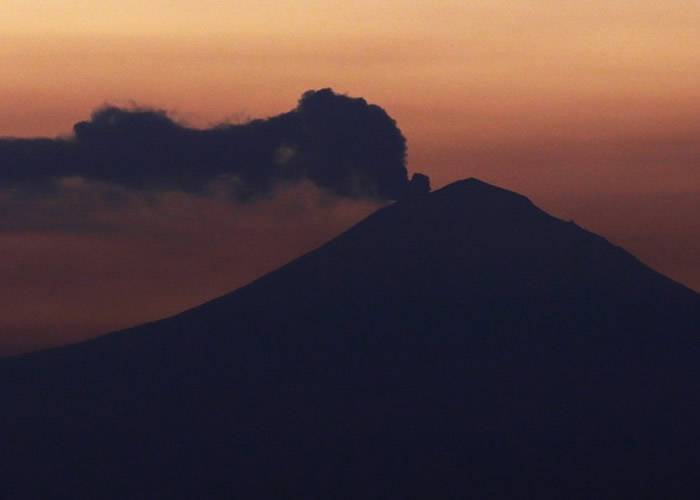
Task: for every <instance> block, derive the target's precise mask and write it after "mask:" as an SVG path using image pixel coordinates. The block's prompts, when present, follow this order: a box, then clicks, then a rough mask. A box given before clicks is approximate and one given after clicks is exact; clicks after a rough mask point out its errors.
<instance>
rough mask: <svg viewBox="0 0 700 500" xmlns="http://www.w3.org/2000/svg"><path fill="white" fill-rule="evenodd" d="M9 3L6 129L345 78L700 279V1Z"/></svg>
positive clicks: (272, 109)
mask: <svg viewBox="0 0 700 500" xmlns="http://www.w3.org/2000/svg"><path fill="white" fill-rule="evenodd" d="M0 14H1V15H0V136H2V135H12V136H36V135H50V136H54V135H57V134H61V133H67V132H69V131H70V130H71V126H72V124H73V123H74V122H76V121H79V120H82V119H85V118H86V117H87V116H89V113H90V111H91V110H92V109H94V108H95V107H96V106H98V105H100V104H103V103H105V102H110V103H115V104H129V103H138V104H144V105H152V106H156V107H160V108H164V109H167V110H170V111H172V112H173V114H174V116H175V117H177V118H179V119H181V120H184V121H187V122H189V123H192V124H195V125H208V124H211V123H213V122H217V121H220V120H223V119H230V120H243V119H245V118H247V117H259V116H267V115H272V114H277V113H280V112H283V111H287V110H289V109H291V108H293V107H294V105H295V103H296V100H297V99H298V97H299V96H300V94H301V93H302V92H303V91H304V90H307V89H311V88H320V87H327V86H330V87H333V88H334V89H335V90H337V91H340V92H347V93H349V94H351V95H354V96H363V97H365V98H367V99H368V100H369V101H370V102H374V103H377V104H379V105H381V106H382V107H384V108H385V109H386V110H387V111H388V112H389V113H390V114H391V115H392V117H394V118H395V119H396V120H397V122H398V124H399V126H400V127H401V129H402V130H403V132H404V134H405V135H406V137H407V139H408V145H409V169H411V170H414V171H416V170H417V171H424V172H426V173H428V174H429V175H430V176H431V177H432V179H433V185H434V186H441V185H444V184H445V183H447V182H450V181H452V180H456V179H458V178H462V177H466V176H477V177H480V178H483V179H485V180H487V181H491V182H495V183H498V184H500V185H503V186H505V187H509V188H512V189H516V190H518V191H522V192H523V193H525V194H527V195H529V196H531V197H532V198H533V199H534V200H535V201H536V202H538V203H539V204H540V205H541V206H543V207H544V208H546V209H550V210H552V211H553V212H554V213H555V214H557V215H561V216H565V217H568V218H575V219H576V221H577V222H579V223H580V224H582V225H584V226H587V227H589V228H591V229H593V230H596V231H599V232H601V233H603V234H604V235H605V236H607V237H609V238H610V239H611V240H613V241H615V242H616V243H620V244H623V245H624V246H626V247H627V248H629V249H630V250H632V251H633V252H634V253H635V254H637V255H639V256H640V257H641V258H642V259H643V260H644V261H645V262H648V263H650V264H652V265H654V266H655V267H657V268H659V269H660V270H662V271H663V272H665V273H668V274H670V275H671V276H672V277H674V278H676V279H679V280H681V281H683V282H684V283H686V284H690V285H691V286H693V287H694V288H695V289H700V236H698V235H700V227H698V222H696V221H697V220H698V219H699V217H698V216H697V214H698V213H699V212H700V202H698V201H697V200H700V49H699V47H700V2H698V1H697V0H665V1H663V2H661V1H658V0H612V1H611V0H580V1H575V2H573V1H571V2H565V1H562V0H521V1H513V0H471V1H465V0H442V1H439V0H438V1H436V0H413V1H407V0H387V1H382V2H376V1H369V0H354V1H352V2H347V1H345V2H338V1H335V0H294V1H291V0H274V1H267V0H255V1H253V0H238V1H236V2H231V1H224V0H222V1H218V0H197V1H194V0H149V1H143V0H101V1H99V2H96V1H94V0H3V2H2V9H1V13H0ZM324 234H325V233H324ZM309 241H315V239H314V238H310V240H309ZM305 245H308V242H307V243H305ZM302 247H304V245H301V246H300V247H299V248H302ZM295 248H296V247H295Z"/></svg>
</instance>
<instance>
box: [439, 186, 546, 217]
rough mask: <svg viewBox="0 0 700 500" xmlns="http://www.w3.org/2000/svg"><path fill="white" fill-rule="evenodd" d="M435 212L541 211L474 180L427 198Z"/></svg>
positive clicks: (509, 193) (520, 198)
mask: <svg viewBox="0 0 700 500" xmlns="http://www.w3.org/2000/svg"><path fill="white" fill-rule="evenodd" d="M428 200H429V203H430V206H431V207H432V208H434V209H436V210H441V211H451V212H455V211H456V212H459V213H464V212H465V211H470V212H472V213H476V214H482V215H486V214H488V213H493V212H508V211H517V212H523V211H528V212H529V211H537V212H540V213H541V211H540V210H539V209H538V208H537V207H535V205H533V203H532V202H531V201H530V200H529V199H528V198H526V197H525V196H523V195H521V194H518V193H516V192H513V191H509V190H507V189H503V188H500V187H497V186H494V185H492V184H489V183H487V182H484V181H481V180H479V179H476V178H474V177H470V178H468V179H464V180H461V181H457V182H453V183H452V184H448V185H447V186H445V187H443V188H441V189H438V190H436V191H434V192H433V193H431V194H430V196H428Z"/></svg>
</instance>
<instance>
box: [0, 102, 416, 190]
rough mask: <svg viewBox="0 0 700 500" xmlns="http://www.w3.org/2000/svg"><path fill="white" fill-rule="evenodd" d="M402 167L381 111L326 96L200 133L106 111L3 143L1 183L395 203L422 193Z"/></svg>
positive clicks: (398, 139)
mask: <svg viewBox="0 0 700 500" xmlns="http://www.w3.org/2000/svg"><path fill="white" fill-rule="evenodd" d="M405 161H406V141H405V139H404V137H403V135H402V134H401V131H400V130H399V128H398V127H397V126H396V122H395V121H394V120H393V119H392V118H391V117H390V116H389V115H388V114H387V113H386V112H385V111H384V110H383V109H382V108H380V107H379V106H376V105H372V104H368V103H367V102H366V101H365V100H364V99H361V98H351V97H347V96H344V95H339V94H336V93H334V92H333V91H332V90H330V89H322V90H318V91H308V92H306V93H305V94H304V95H303V96H302V98H301V99H300V101H299V103H298V106H297V107H296V108H295V109H294V110H292V111H289V112H287V113H283V114H280V115H277V116H274V117H271V118H268V119H264V120H254V121H251V122H249V123H245V124H241V125H221V126H217V127H213V128H209V129H204V130H202V129H194V128H189V127H186V126H183V125H181V124H178V123H176V122H174V121H173V120H172V119H170V118H169V117H168V116H167V114H166V113H165V112H163V111H157V110H152V109H121V108H117V107H105V108H102V109H99V110H97V111H96V112H95V113H93V115H92V117H91V119H90V120H88V121H84V122H80V123H77V124H76V125H75V127H74V134H73V136H72V137H70V138H67V139H27V140H22V139H5V140H2V141H0V183H1V184H2V185H4V187H14V188H19V189H22V190H33V191H36V190H39V189H51V188H52V186H54V185H55V183H56V181H58V180H60V179H65V178H73V177H77V178H83V179H86V180H89V181H97V182H104V183H109V184H114V185H117V186H122V187H126V188H128V189H135V190H145V191H147V190H175V191H183V192H189V193H206V192H207V190H209V189H210V188H211V186H212V185H213V184H214V183H217V184H223V185H225V186H226V187H227V189H229V190H230V192H231V193H232V194H233V195H234V197H235V198H236V199H239V200H247V199H255V198H257V197H260V196H265V195H266V194H268V193H270V192H271V191H272V189H273V188H274V187H275V186H276V185H277V184H279V183H284V182H295V181H300V180H308V181H311V182H312V183H314V184H316V185H317V186H319V187H321V188H324V189H327V190H329V191H331V192H333V193H335V194H337V195H340V196H347V197H370V198H379V199H397V198H399V197H401V196H403V195H404V194H406V193H414V192H415V191H416V190H425V185H426V180H427V178H425V179H424V178H422V177H421V178H420V179H419V181H420V182H418V183H415V184H413V185H412V186H411V187H409V184H410V183H409V181H408V178H407V171H406V165H405Z"/></svg>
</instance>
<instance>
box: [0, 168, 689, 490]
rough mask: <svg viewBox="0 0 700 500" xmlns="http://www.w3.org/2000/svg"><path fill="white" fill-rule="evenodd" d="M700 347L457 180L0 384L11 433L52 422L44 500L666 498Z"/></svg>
mask: <svg viewBox="0 0 700 500" xmlns="http://www.w3.org/2000/svg"><path fill="white" fill-rule="evenodd" d="M699 332H700V296H699V295H698V294H696V293H695V292H693V291H691V290H689V289H687V288H685V287H683V286H681V285H678V284H677V283H674V282H673V281H671V280H669V279H667V278H665V277H663V276H661V275H660V274H658V273H656V272H654V271H653V270H651V269H649V268H647V267H646V266H644V265H643V264H641V263H640V262H639V261H638V260H637V259H635V258H634V257H633V256H631V255H630V254H628V253H626V252H625V251H623V250H622V249H620V248H618V247H615V246H614V245H611V244H610V243H608V242H607V241H606V240H604V239H603V238H601V237H599V236H596V235H594V234H592V233H589V232H587V231H585V230H583V229H581V228H579V227H578V226H576V225H575V224H573V223H567V222H564V221H561V220H558V219H556V218H554V217H551V216H549V215H547V214H546V213H544V212H542V211H541V210H539V209H538V208H536V207H535V206H534V205H532V203H530V201H529V200H527V199H526V198H524V197H523V196H520V195H518V194H515V193H512V192H509V191H505V190H502V189H499V188H496V187H494V186H490V185H488V184H485V183H483V182H480V181H477V180H474V179H470V180H466V181H462V182H458V183H455V184H453V185H450V186H448V187H446V188H444V189H442V190H439V191H437V192H434V193H432V194H428V195H423V196H416V197H415V198H413V199H409V200H405V201H401V202H398V203H396V204H394V205H392V206H390V207H387V208H384V209H382V210H380V211H378V212H377V213H375V214H374V215H372V216H370V217H369V218H368V219H366V220H365V221H363V222H361V223H360V224H358V225H357V226H355V227H354V228H352V229H351V230H349V231H348V232H346V233H344V234H343V235H341V236H340V237H338V238H336V239H335V240H333V241H331V242H330V243H328V244H326V245H324V246H323V247H321V248H320V249H318V250H316V251H314V252H311V253H310V254H307V255H306V256H304V257H302V258H300V259H297V260H296V261H294V262H292V263H290V264H289V265H287V266H285V267H283V268H281V269H279V270H278V271H275V272H273V273H271V274H269V275H267V276H265V277H263V278H261V279H260V280H258V281H256V282H254V283H252V284H251V285H249V286H247V287H245V288H243V289H241V290H238V291H236V292H233V293H231V294H229V295H227V296H224V297H221V298H219V299H217V300H215V301H213V302H210V303H208V304H205V305H203V306H200V307H198V308H195V309H192V310H190V311H187V312H185V313H182V314H180V315H178V316H175V317H173V318H170V319H167V320H163V321H159V322H156V323H152V324H148V325H144V326H142V327H139V328H135V329H132V330H128V331H124V332H117V333H114V334H111V335H108V336H105V337H103V338H100V339H97V340H95V341H92V342H87V343H84V344H79V345H76V346H72V347H68V348H64V349H58V350H54V351H49V352H46V353H38V354H35V355H30V356H26V357H22V358H18V359H15V360H9V361H6V362H4V364H3V365H2V367H1V368H2V369H3V374H4V376H5V381H4V382H3V384H4V387H5V388H6V389H8V390H6V391H5V394H10V398H9V401H8V402H9V406H8V408H9V410H8V411H7V412H6V414H10V415H13V414H14V415H15V417H16V418H18V417H17V416H18V415H19V414H22V413H28V412H29V413H34V414H35V415H38V416H39V417H40V419H39V421H40V422H49V424H47V425H46V426H45V427H43V426H44V424H43V423H38V424H37V428H36V429H35V430H36V432H37V436H40V437H39V438H37V439H35V440H34V443H33V444H31V445H28V446H29V447H27V446H25V447H24V448H21V449H23V450H25V451H26V450H31V451H30V452H29V454H30V455H31V456H39V457H40V458H38V459H37V460H36V462H34V463H33V462H32V458H31V456H30V457H29V458H27V463H28V467H30V469H29V471H30V472H32V471H34V470H43V469H41V468H40V467H39V465H40V464H41V463H42V462H43V463H44V465H46V464H47V463H48V464H49V465H50V467H49V469H50V468H51V467H54V468H56V467H59V469H57V470H64V471H68V472H65V473H55V474H53V476H51V477H52V479H50V480H47V481H48V482H45V484H44V486H46V485H49V486H50V488H49V489H50V491H52V492H57V491H69V492H70V491H71V490H70V488H71V486H66V484H69V485H73V486H72V487H75V488H78V490H79V491H83V490H85V488H86V485H89V491H97V492H99V494H98V496H99V497H105V496H109V495H110V494H112V495H114V496H115V497H121V498H125V497H128V496H129V492H134V491H139V492H143V491H146V492H149V494H151V495H152V497H154V496H159V495H160V496H161V497H162V496H163V495H164V494H165V493H164V492H165V491H169V492H171V493H169V495H171V494H172V492H178V493H182V494H184V495H185V496H188V495H189V497H191V498H193V497H195V496H198V497H200V498H201V497H205V496H208V494H206V493H203V492H204V491H205V490H206V491H211V490H212V488H214V489H215V491H216V492H217V493H216V494H212V496H221V497H231V496H232V495H233V496H236V495H238V496H239V497H240V498H273V497H278V498H279V497H287V498H291V497H295V498H339V497H349V498H407V497H420V498H442V497H445V498H474V497H485V498H494V497H502V498H515V497H539V498H542V497H546V496H551V497H557V498H572V497H575V496H578V495H581V496H584V497H588V498H601V497H616V498H621V497H623V496H626V497H628V498H629V497H637V498H639V496H637V495H652V496H665V497H667V498H671V497H679V496H682V495H686V494H688V495H692V494H693V493H694V489H695V487H696V486H697V484H696V483H695V478H694V475H695V474H696V473H697V470H698V467H699V466H700V458H699V453H698V452H699V446H700V432H699V431H698V422H700V408H699V405H698V403H699V402H700V395H699V394H698V388H700V373H699V371H700V370H699V369H698V364H699V361H700V341H699V336H698V333H699ZM57 422H58V423H57ZM56 426H58V427H59V428H60V432H58V433H53V431H51V432H49V431H47V430H46V429H55V428H56ZM7 429H8V427H7V426H6V427H5V430H7ZM66 429H67V430H66ZM29 431H30V433H31V432H32V429H31V428H30V429H29ZM56 436H58V437H56ZM61 436H63V437H61ZM66 436H71V437H70V438H66ZM32 447H34V448H32ZM47 449H53V450H56V449H60V450H62V453H63V455H61V454H54V455H52V454H51V453H50V452H48V453H47V452H46V450H47ZM42 450H43V451H42ZM50 457H53V458H50ZM81 457H82V458H81ZM52 460H53V461H52ZM61 460H64V461H66V462H65V463H68V464H71V463H72V464H74V466H70V465H68V466H66V465H65V463H64V462H61ZM17 463H19V462H17ZM37 463H38V464H39V465H38V464H37ZM56 463H58V464H59V465H56ZM31 467H35V469H32V468H31ZM61 467H63V469H61ZM75 471H82V472H80V473H77V474H78V475H77V476H75V475H73V476H71V474H74V473H75ZM115 471H119V472H115ZM25 472H26V471H25ZM69 476H70V477H72V479H70V480H69V479H66V477H69ZM105 478H108V479H105ZM67 482H68V483H67ZM51 485H54V486H51ZM76 485H77V486H76ZM630 495H632V496H630Z"/></svg>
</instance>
